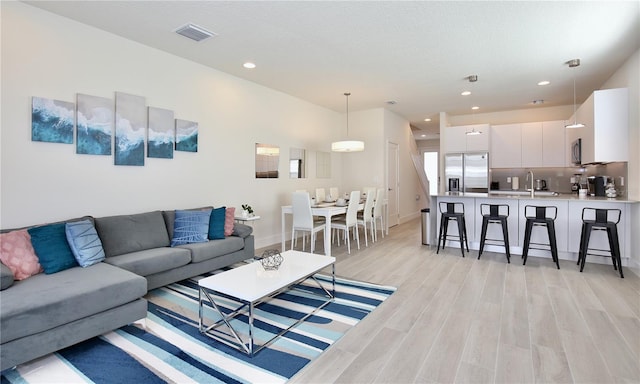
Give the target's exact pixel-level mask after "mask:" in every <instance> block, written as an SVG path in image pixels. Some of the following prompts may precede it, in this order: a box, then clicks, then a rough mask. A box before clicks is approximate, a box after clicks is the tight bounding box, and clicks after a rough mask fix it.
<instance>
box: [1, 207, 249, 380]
mask: <svg viewBox="0 0 640 384" xmlns="http://www.w3.org/2000/svg"><path fill="white" fill-rule="evenodd" d="M85 219H86V218H85ZM174 219H175V211H153V212H146V213H139V214H132V215H119V216H110V217H101V218H95V219H91V220H92V221H93V222H94V225H95V229H96V231H97V233H98V236H99V237H100V240H101V242H102V246H103V249H104V253H105V256H106V258H105V260H104V261H102V262H100V263H97V264H94V265H91V266H89V267H86V268H82V267H79V266H78V267H73V268H70V269H67V270H64V271H61V272H57V273H54V274H49V275H47V274H44V273H40V274H37V275H35V276H31V277H29V278H27V279H25V280H21V281H16V282H13V283H11V281H9V280H12V276H11V271H10V270H9V269H8V268H7V267H6V266H5V265H3V264H0V267H1V269H2V286H3V287H5V289H3V290H2V291H0V370H4V369H7V368H11V367H13V366H15V365H18V364H21V363H24V362H27V361H30V360H32V359H35V358H37V357H41V356H44V355H46V354H48V353H51V352H54V351H56V350H59V349H62V348H65V347H68V346H70V345H73V344H75V343H78V342H80V341H83V340H86V339H89V338H91V337H95V336H98V335H101V334H103V333H105V332H108V331H110V330H113V329H117V328H119V327H122V326H124V325H126V324H130V323H132V322H134V321H136V320H139V319H142V318H145V317H146V313H147V302H146V300H145V299H144V296H145V295H146V293H147V292H148V291H149V290H151V289H154V288H157V287H161V286H164V285H167V284H170V283H173V282H176V281H180V280H183V279H186V278H189V277H193V276H197V275H199V274H202V273H206V272H210V271H213V270H216V269H219V268H223V267H226V266H229V265H231V264H234V263H237V262H239V261H242V260H246V259H249V258H252V257H254V248H255V247H254V238H253V235H252V228H251V227H250V226H247V225H243V224H237V223H236V224H235V226H234V232H233V234H232V235H231V236H228V237H225V238H224V239H219V240H210V241H208V242H203V243H193V244H185V245H178V246H175V247H171V246H170V242H171V238H172V235H173V225H174ZM3 232H5V231H3ZM7 271H8V272H7Z"/></svg>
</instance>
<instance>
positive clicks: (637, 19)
mask: <svg viewBox="0 0 640 384" xmlns="http://www.w3.org/2000/svg"><path fill="white" fill-rule="evenodd" d="M24 2H25V3H28V4H30V5H33V6H35V7H39V8H42V9H45V10H48V11H51V12H53V13H56V14H59V15H61V16H64V17H68V18H71V19H74V20H77V21H79V22H81V23H84V24H88V25H91V26H94V27H96V28H99V29H102V30H105V31H108V32H111V33H114V34H116V35H119V36H122V37H125V38H127V39H130V40H134V41H137V42H140V43H142V44H144V45H147V46H151V47H155V48H157V49H160V50H163V51H166V52H169V53H172V54H175V55H177V56H180V57H184V58H186V59H189V60H192V61H195V62H198V63H201V64H203V65H206V66H209V67H211V68H215V69H217V70H220V71H222V72H225V73H228V74H231V75H234V76H237V77H240V78H243V79H246V80H249V81H252V82H255V83H258V84H262V85H264V86H266V87H269V88H272V89H276V90H279V91H282V92H284V93H286V94H289V95H292V96H295V97H298V98H300V99H304V100H307V101H309V102H311V103H314V104H317V105H320V106H323V107H326V108H329V109H332V110H335V111H337V112H344V110H345V97H344V96H343V93H344V92H351V96H350V98H349V110H350V111H357V110H365V109H371V108H380V107H384V108H387V109H389V110H391V111H394V112H395V113H397V114H399V115H401V116H403V117H405V118H406V119H407V120H409V121H410V123H411V125H412V128H413V129H414V133H415V132H416V131H417V132H418V133H427V134H435V133H437V132H438V130H439V127H438V126H439V123H438V121H439V119H438V115H439V112H447V113H449V114H451V115H462V114H471V113H472V111H471V106H472V105H478V106H479V107H480V109H479V110H478V111H477V112H475V113H486V112H500V111H507V110H514V109H526V108H539V107H540V106H536V105H533V104H532V101H533V100H539V99H541V100H544V104H542V106H543V107H549V106H558V105H570V104H573V77H574V76H575V78H576V86H577V89H576V92H577V99H578V102H579V103H580V102H581V101H584V100H585V99H586V98H587V97H588V96H589V94H590V93H591V92H593V90H595V89H598V88H599V87H600V86H601V85H602V84H603V83H604V82H605V81H606V80H607V79H608V78H609V77H610V76H611V75H612V74H613V73H614V72H615V71H616V69H618V68H619V67H620V66H621V65H622V64H623V63H624V62H625V61H626V59H627V58H629V57H630V56H631V55H632V54H633V53H634V52H635V51H636V50H638V49H639V47H640V2H638V1H619V2H613V1H587V2H582V1H569V2H560V1H547V2H539V1H506V2H498V1H490V2H481V1H55V0H54V1H24ZM187 23H194V24H196V25H198V26H200V27H203V28H205V29H207V30H209V31H212V32H214V33H215V34H216V36H215V37H212V38H209V39H206V40H204V41H201V42H195V41H193V40H190V39H188V38H185V37H183V36H180V35H178V34H176V33H175V32H174V31H175V30H176V29H177V28H179V27H181V26H183V25H185V24H187ZM574 58H579V59H581V65H580V66H579V67H577V68H575V69H570V68H569V67H568V66H567V65H565V62H566V61H568V60H570V59H574ZM246 61H251V62H254V63H255V64H256V65H257V67H256V68H255V69H251V70H249V69H245V68H243V66H242V64H243V63H244V62H246ZM472 74H474V75H477V76H478V81H477V82H475V83H470V82H469V81H468V80H467V77H468V76H469V75H472ZM542 80H548V81H550V82H551V83H550V84H549V85H546V86H539V85H537V83H538V82H539V81H542ZM463 90H470V91H471V92H472V95H471V96H461V95H460V93H461V92H462V91H463ZM390 102H395V104H391V103H390ZM567 117H568V116H567ZM425 118H431V119H432V121H431V122H425V121H424V119H425ZM427 137H431V135H430V136H427Z"/></svg>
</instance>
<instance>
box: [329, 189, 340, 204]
mask: <svg viewBox="0 0 640 384" xmlns="http://www.w3.org/2000/svg"><path fill="white" fill-rule="evenodd" d="M329 196H331V200H333V201H335V200H338V199H339V198H340V190H339V189H338V187H331V188H329Z"/></svg>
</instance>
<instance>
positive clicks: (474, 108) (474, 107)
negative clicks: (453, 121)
mask: <svg viewBox="0 0 640 384" xmlns="http://www.w3.org/2000/svg"><path fill="white" fill-rule="evenodd" d="M471 109H473V110H474V111H475V110H477V109H480V107H478V106H477V105H474V106H473V107H471Z"/></svg>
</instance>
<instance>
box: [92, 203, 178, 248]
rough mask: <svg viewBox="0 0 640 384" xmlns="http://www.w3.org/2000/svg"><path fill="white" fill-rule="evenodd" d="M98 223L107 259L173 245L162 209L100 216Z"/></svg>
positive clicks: (97, 227) (97, 226)
mask: <svg viewBox="0 0 640 384" xmlns="http://www.w3.org/2000/svg"><path fill="white" fill-rule="evenodd" d="M95 223H96V231H98V236H100V240H101V241H102V247H103V248H104V253H105V256H106V257H107V258H109V257H112V256H118V255H123V254H125V253H130V252H137V251H144V250H146V249H152V248H158V247H168V246H169V234H168V233H167V228H166V227H165V224H164V218H163V217H162V212H160V211H153V212H146V213H138V214H134V215H120V216H108V217H98V218H96V219H95Z"/></svg>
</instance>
